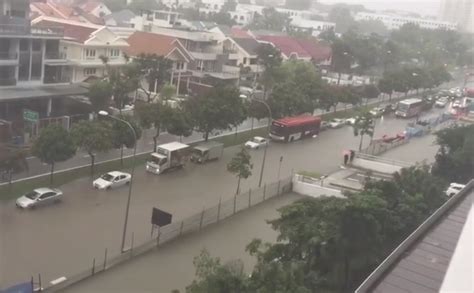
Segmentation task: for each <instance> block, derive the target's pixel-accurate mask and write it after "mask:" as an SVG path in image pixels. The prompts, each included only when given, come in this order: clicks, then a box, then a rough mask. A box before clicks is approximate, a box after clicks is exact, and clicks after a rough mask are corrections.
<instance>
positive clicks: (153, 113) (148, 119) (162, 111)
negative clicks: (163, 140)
mask: <svg viewBox="0 0 474 293" xmlns="http://www.w3.org/2000/svg"><path fill="white" fill-rule="evenodd" d="M167 108H168V106H166V105H162V104H161V103H151V104H140V103H137V104H136V105H135V112H136V114H137V116H138V122H139V124H140V126H141V127H143V128H144V129H149V128H151V127H154V128H155V130H156V133H155V135H154V136H153V150H156V146H157V144H158V137H159V136H160V132H161V128H162V125H163V121H165V120H166V118H167V117H168V115H169V113H170V112H169V111H168V109H167Z"/></svg>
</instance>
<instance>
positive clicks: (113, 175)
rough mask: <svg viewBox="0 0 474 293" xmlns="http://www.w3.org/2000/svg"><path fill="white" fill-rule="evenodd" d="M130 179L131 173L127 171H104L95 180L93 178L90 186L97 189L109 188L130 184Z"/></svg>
mask: <svg viewBox="0 0 474 293" xmlns="http://www.w3.org/2000/svg"><path fill="white" fill-rule="evenodd" d="M131 180H132V175H130V174H128V173H124V172H120V171H112V172H109V173H105V174H103V175H102V176H100V177H99V178H97V179H96V180H94V182H93V184H92V186H94V188H97V189H110V188H115V187H119V186H122V185H126V184H130V181H131Z"/></svg>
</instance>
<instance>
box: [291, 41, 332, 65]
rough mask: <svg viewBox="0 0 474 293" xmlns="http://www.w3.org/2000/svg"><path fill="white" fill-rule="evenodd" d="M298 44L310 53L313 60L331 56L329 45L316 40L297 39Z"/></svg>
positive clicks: (321, 59)
mask: <svg viewBox="0 0 474 293" xmlns="http://www.w3.org/2000/svg"><path fill="white" fill-rule="evenodd" d="M297 42H298V43H299V44H300V46H301V47H302V48H303V49H305V51H306V52H308V54H309V55H311V58H312V59H313V60H314V61H323V60H326V59H329V58H331V55H332V50H331V46H329V45H327V44H324V43H321V42H318V41H317V40H314V39H310V40H297Z"/></svg>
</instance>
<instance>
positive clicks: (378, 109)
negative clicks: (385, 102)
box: [369, 107, 385, 117]
mask: <svg viewBox="0 0 474 293" xmlns="http://www.w3.org/2000/svg"><path fill="white" fill-rule="evenodd" d="M384 112H385V108H382V107H375V108H373V109H372V110H370V111H369V113H370V114H372V116H374V117H380V116H382V115H383V114H384Z"/></svg>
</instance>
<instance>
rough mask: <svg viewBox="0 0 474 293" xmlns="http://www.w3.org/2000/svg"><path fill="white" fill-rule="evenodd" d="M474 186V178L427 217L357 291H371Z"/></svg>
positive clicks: (358, 292)
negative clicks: (408, 250)
mask: <svg viewBox="0 0 474 293" xmlns="http://www.w3.org/2000/svg"><path fill="white" fill-rule="evenodd" d="M473 188H474V180H471V181H469V183H468V184H467V185H466V187H464V188H463V189H462V190H461V191H460V192H459V193H458V194H456V195H454V196H452V197H451V198H450V199H449V200H448V201H447V202H445V203H444V204H443V205H442V206H441V207H440V208H439V209H437V210H436V211H435V212H434V213H433V214H432V215H431V216H430V217H429V218H428V219H426V220H425V221H424V222H423V223H422V224H421V225H420V226H419V227H418V228H417V229H416V230H415V231H413V233H411V234H410V236H408V237H407V238H406V239H405V240H404V241H403V242H402V243H401V244H400V245H399V246H398V247H397V248H395V250H394V251H393V252H392V253H391V254H390V255H389V256H388V257H387V258H386V259H385V260H384V261H383V262H382V263H381V264H380V265H379V266H378V267H377V268H376V269H375V270H374V271H373V272H372V273H371V274H370V275H369V277H367V279H365V281H364V282H363V283H362V284H361V285H360V286H359V288H357V290H356V291H355V292H356V293H366V292H370V291H371V289H372V287H373V286H374V285H375V284H377V282H378V281H379V279H380V278H381V277H382V276H383V275H384V274H385V273H386V271H387V270H388V269H389V268H390V267H391V266H393V265H394V264H395V263H396V262H397V261H398V260H399V259H400V257H402V255H403V254H404V253H405V252H406V251H407V249H409V248H410V247H411V246H412V245H413V244H414V243H415V242H416V241H417V240H418V239H419V238H420V237H422V236H423V235H424V234H426V232H427V231H428V230H429V229H430V228H431V227H432V226H433V225H434V224H435V223H436V222H437V221H438V220H440V219H441V218H442V217H444V215H445V213H446V212H447V211H448V210H449V209H451V208H452V207H453V206H454V205H455V204H457V203H458V202H459V201H460V200H461V199H462V198H463V197H465V196H466V195H467V194H468V193H469V192H472V189H473Z"/></svg>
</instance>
